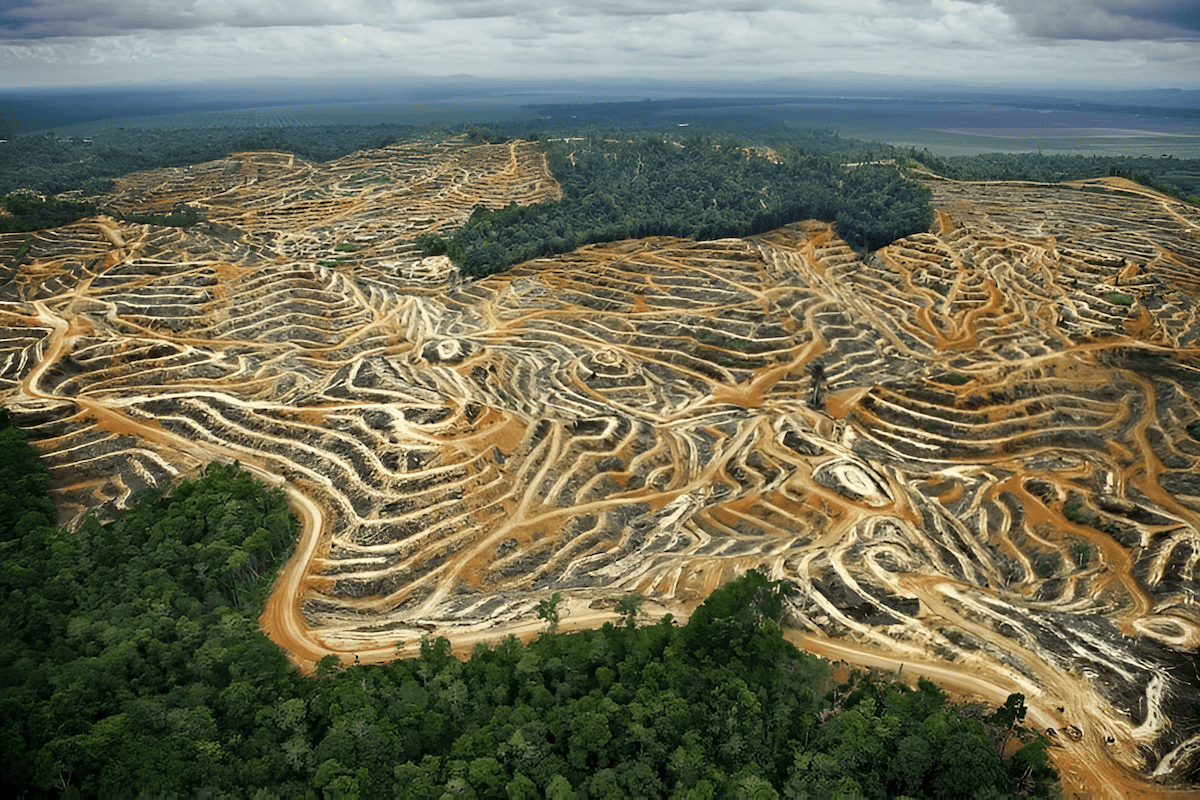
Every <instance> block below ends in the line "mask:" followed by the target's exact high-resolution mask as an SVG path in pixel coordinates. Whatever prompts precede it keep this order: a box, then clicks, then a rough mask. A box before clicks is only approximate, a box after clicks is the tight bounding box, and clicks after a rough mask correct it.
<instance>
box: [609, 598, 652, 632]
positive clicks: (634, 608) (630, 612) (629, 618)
mask: <svg viewBox="0 0 1200 800" xmlns="http://www.w3.org/2000/svg"><path fill="white" fill-rule="evenodd" d="M645 601H646V598H644V597H642V596H641V595H640V594H639V593H637V592H634V593H633V594H628V595H626V596H625V597H623V598H621V600H620V602H618V603H617V606H616V608H615V609H614V610H615V611H616V612H617V615H618V616H619V617H620V618H621V624H622V625H624V626H625V627H626V628H632V627H635V626H636V625H637V621H638V617H644V616H646V612H645V611H643V610H642V603H644V602H645Z"/></svg>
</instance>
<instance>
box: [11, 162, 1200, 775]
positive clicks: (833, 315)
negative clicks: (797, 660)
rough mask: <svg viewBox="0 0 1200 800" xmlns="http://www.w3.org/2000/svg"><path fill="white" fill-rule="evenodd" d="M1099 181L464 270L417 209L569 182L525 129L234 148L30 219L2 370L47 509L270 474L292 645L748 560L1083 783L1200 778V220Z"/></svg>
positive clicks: (705, 582) (616, 592)
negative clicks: (195, 209)
mask: <svg viewBox="0 0 1200 800" xmlns="http://www.w3.org/2000/svg"><path fill="white" fill-rule="evenodd" d="M418 147H423V148H424V150H418V149H417V148H418ZM1091 188H1092V189H1094V190H1095V191H1092V192H1085V191H1081V190H1080V189H1078V188H1071V187H1051V186H1041V185H1009V184H994V185H967V184H948V183H947V184H935V186H934V191H935V204H936V205H937V207H938V208H939V209H940V211H939V221H938V223H937V225H936V226H935V228H934V230H933V231H932V232H930V233H927V234H919V235H916V236H913V237H910V238H908V239H905V240H902V241H900V242H897V243H895V244H894V245H892V246H890V247H888V248H886V249H884V250H882V251H880V252H878V253H876V254H873V255H871V256H870V257H868V258H866V259H865V260H864V259H863V258H861V257H860V256H859V255H858V254H856V253H855V252H854V251H853V250H851V249H850V248H848V247H846V246H845V245H844V244H843V243H842V242H841V241H840V240H839V239H838V238H837V237H836V235H834V234H833V232H832V231H831V230H830V229H829V227H828V226H826V225H823V224H817V223H807V224H796V225H792V226H789V227H786V228H783V229H780V230H778V231H775V232H773V233H770V234H767V235H764V236H759V237H754V238H750V239H746V240H721V241H715V242H701V243H695V242H685V241H680V240H674V239H647V240H638V241H630V242H621V243H615V244H611V245H598V246H592V247H587V248H583V249H581V250H578V251H576V252H574V253H571V254H568V255H565V256H562V257H558V258H555V259H552V260H544V261H535V262H530V263H529V264H526V265H524V266H522V267H519V268H516V269H514V270H512V271H510V272H507V273H505V274H503V275H500V276H496V277H493V278H491V279H487V280H483V281H479V282H476V283H470V284H465V285H464V284H460V283H459V282H458V281H457V280H456V279H455V277H454V274H453V271H452V270H451V269H450V267H449V264H448V263H447V262H445V260H444V259H433V260H423V259H420V258H419V256H418V254H417V253H416V252H415V250H414V249H413V248H412V245H411V241H412V238H413V237H414V236H415V235H417V234H418V233H420V232H422V231H424V230H430V229H434V228H436V227H438V226H444V225H451V224H454V223H455V222H456V221H461V220H462V219H465V216H466V215H468V214H469V213H470V210H471V208H472V207H473V206H474V205H475V204H476V203H484V204H486V205H492V206H495V205H504V204H507V203H508V202H512V201H516V202H528V201H533V200H537V199H544V198H547V197H552V196H554V192H555V191H556V187H555V185H554V183H553V180H552V178H551V177H550V176H549V174H548V173H547V172H546V170H545V166H544V162H542V161H541V160H540V157H539V156H538V154H537V151H536V150H535V149H534V148H533V147H532V146H529V145H520V144H514V145H503V146H493V147H479V148H466V147H461V146H453V145H450V146H436V147H435V146H412V147H409V148H394V149H389V150H386V151H376V152H371V153H365V154H358V155H356V156H354V157H350V158H349V159H343V160H342V161H341V162H333V163H332V164H331V165H324V166H320V167H318V166H314V165H309V164H304V163H303V162H299V161H296V160H293V159H291V157H290V156H286V155H281V154H243V155H241V156H238V157H234V158H231V159H226V160H223V161H221V162H214V163H213V164H209V165H201V166H198V167H193V168H191V170H190V171H188V170H171V171H160V172H158V173H153V174H147V175H143V176H135V177H133V178H130V179H129V180H128V182H127V183H126V186H125V187H124V188H123V190H122V194H121V195H120V196H119V198H118V200H119V201H121V202H128V203H129V204H130V205H131V206H137V207H139V208H143V207H145V205H146V203H147V200H148V199H156V200H157V202H159V203H161V204H162V207H163V208H168V207H170V206H171V205H173V204H174V203H177V202H181V201H184V200H186V201H187V202H189V203H190V204H192V205H199V206H200V207H202V208H203V209H204V210H205V212H206V213H207V215H208V216H209V218H210V219H211V220H213V221H214V223H216V224H214V225H212V226H198V227H196V228H192V229H190V230H188V231H186V232H184V231H178V230H172V229H162V228H149V227H145V226H133V225H120V226H118V225H116V224H114V223H111V222H109V221H106V220H103V219H100V220H95V221H91V222H87V223H81V224H78V225H75V226H70V227H68V228H63V229H58V230H56V231H50V232H45V233H42V234H39V235H38V236H37V237H36V238H35V241H34V246H33V248H32V250H31V252H30V254H29V256H27V257H26V260H25V262H24V263H23V264H22V265H21V267H20V269H19V271H14V274H13V278H12V280H10V281H9V283H7V284H6V285H5V286H4V287H3V291H4V292H5V293H6V294H5V300H6V302H5V303H4V305H3V306H0V313H2V314H3V316H4V324H5V328H6V330H7V331H8V337H9V338H8V339H7V340H6V341H5V342H4V345H3V348H4V349H3V350H2V351H0V364H2V365H3V371H2V374H0V379H3V381H4V384H3V391H4V397H3V400H4V402H5V403H6V404H7V405H9V406H10V407H13V408H14V409H16V410H17V411H18V412H19V418H20V419H21V420H22V422H23V423H24V424H26V425H28V426H33V428H34V430H35V432H36V435H38V436H39V437H40V439H39V441H38V442H37V444H38V446H39V448H40V449H41V451H42V452H43V454H44V457H45V458H46V460H47V463H48V464H49V465H50V466H51V468H52V471H53V473H54V475H55V481H56V491H57V492H58V498H59V500H60V509H61V510H62V513H63V515H64V520H69V518H71V517H72V516H73V515H75V514H77V513H79V512H80V511H81V510H82V509H84V508H87V507H91V506H95V505H100V504H104V503H110V502H111V503H116V504H118V505H119V504H121V503H123V502H124V500H125V499H126V498H128V496H129V495H130V493H131V492H135V491H137V490H139V489H141V488H144V487H149V486H164V485H167V484H169V483H170V481H171V480H172V479H173V478H174V477H175V476H176V475H178V474H180V473H182V472H186V471H188V470H191V469H194V468H196V467H197V466H199V465H201V464H203V463H205V462H206V461H208V460H210V459H212V458H221V459H238V460H240V461H242V462H243V463H245V464H248V465H250V466H252V467H253V468H255V469H257V470H258V471H259V472H260V474H263V475H264V476H268V477H273V478H274V479H276V480H281V481H283V482H284V483H285V485H286V486H287V487H288V488H289V491H291V492H292V495H293V498H294V500H295V503H296V508H297V510H298V511H299V512H301V514H302V515H303V516H304V518H305V521H306V525H307V532H306V536H305V539H304V541H303V542H302V543H301V547H300V548H299V551H298V554H297V557H296V558H295V559H294V560H293V562H292V564H291V565H290V567H289V570H288V572H287V573H286V574H285V575H284V576H283V578H282V579H281V581H280V584H279V588H278V589H277V591H276V593H275V595H274V596H273V597H272V602H271V605H270V607H269V608H268V610H267V613H266V615H264V620H263V621H264V625H265V626H266V627H267V629H268V631H269V632H271V634H272V635H273V636H274V637H275V638H276V641H279V642H280V643H281V644H283V645H284V646H286V647H288V648H289V650H290V651H291V652H292V654H293V656H294V657H295V658H296V659H297V660H298V661H299V662H301V663H308V664H311V663H312V662H314V661H315V660H316V659H318V658H320V657H321V656H322V655H324V654H325V653H327V652H335V653H339V654H343V655H344V656H345V657H346V658H352V657H354V656H357V657H359V658H361V659H364V660H370V659H379V660H381V659H386V658H390V657H392V656H394V654H395V652H396V650H395V644H396V642H397V641H399V642H401V644H402V646H405V645H407V646H413V645H415V644H416V643H417V642H419V640H420V638H421V637H422V636H425V635H427V633H428V632H430V631H433V632H435V633H437V634H439V635H445V636H447V637H449V638H450V639H451V640H452V641H454V642H455V643H456V644H459V645H465V646H469V644H470V643H471V642H472V641H474V640H477V639H480V638H485V639H489V640H491V639H496V638H498V637H501V636H504V635H506V634H508V633H511V632H515V633H528V632H532V631H534V630H536V629H538V628H539V627H540V625H539V622H538V620H537V618H536V615H535V612H534V606H535V605H536V604H537V603H538V602H539V601H540V600H543V599H545V598H547V597H549V596H550V595H551V594H552V593H554V592H559V593H560V594H562V595H563V597H564V598H565V605H566V612H567V615H566V618H565V623H566V624H567V625H590V624H594V623H596V622H599V621H602V620H605V619H611V618H613V613H612V608H613V606H614V605H615V603H616V602H617V601H618V600H619V599H620V598H622V597H623V596H625V595H626V594H627V593H628V592H631V591H639V592H641V593H642V594H644V595H646V596H647V597H648V598H649V600H650V607H651V608H652V609H654V610H655V611H656V612H657V613H659V614H661V613H665V612H667V611H671V612H673V613H676V614H686V613H687V612H688V611H689V610H690V609H691V608H692V607H694V605H695V604H696V603H698V602H699V601H700V600H701V599H702V598H703V597H704V596H705V595H706V594H707V593H708V592H709V591H711V590H712V588H713V587H715V586H717V585H719V584H720V583H721V582H723V581H724V580H727V579H728V578H730V577H731V576H733V575H734V574H736V573H738V572H740V571H743V570H745V569H747V568H750V567H759V568H763V569H765V570H766V571H768V572H769V573H770V574H771V576H772V577H774V578H786V579H788V580H790V581H791V582H793V583H794V584H795V585H796V586H797V588H798V589H799V590H800V591H799V595H798V597H797V598H796V602H795V603H794V605H793V608H792V611H791V617H790V621H791V625H792V627H793V629H794V631H795V635H796V637H797V639H798V641H800V642H801V643H802V644H804V645H805V646H806V647H809V648H810V649H813V650H815V651H817V652H822V653H826V654H829V655H832V656H835V657H842V658H848V659H850V660H857V661H859V662H864V663H872V664H879V665H890V666H893V667H896V666H899V665H901V664H904V663H909V664H915V665H920V666H916V667H914V668H910V671H911V670H912V669H917V670H919V671H923V672H925V673H926V674H929V673H936V674H938V675H939V677H940V678H942V679H946V678H947V677H949V678H951V679H953V678H954V677H955V676H957V680H958V682H959V685H960V686H962V687H963V688H965V689H969V690H973V691H977V692H983V693H984V694H988V693H991V694H994V695H999V698H1000V699H1002V698H1003V695H1004V694H1006V693H1007V692H1008V691H1023V692H1024V693H1025V694H1026V696H1027V697H1028V698H1029V701H1030V705H1031V706H1032V707H1033V720H1034V721H1035V722H1036V723H1037V724H1038V725H1039V726H1041V727H1043V728H1045V729H1048V730H1049V731H1051V735H1052V736H1053V737H1054V738H1055V739H1056V741H1057V742H1059V743H1060V744H1061V748H1059V750H1058V754H1057V756H1056V760H1057V763H1058V764H1059V767H1060V769H1063V770H1064V771H1065V772H1066V774H1067V776H1068V779H1070V778H1071V776H1072V775H1074V777H1075V778H1076V779H1077V780H1080V781H1085V782H1088V781H1090V782H1091V783H1090V785H1091V786H1092V787H1093V789H1094V790H1096V791H1104V786H1105V781H1107V783H1108V785H1110V786H1111V787H1113V790H1114V791H1127V790H1129V789H1130V787H1132V788H1137V786H1138V784H1136V783H1135V782H1129V783H1122V782H1123V781H1133V777H1132V776H1134V775H1137V774H1140V775H1142V776H1153V777H1155V778H1158V779H1161V780H1164V781H1167V782H1176V783H1177V782H1179V781H1181V780H1194V779H1195V775H1196V769H1197V762H1198V756H1200V737H1197V735H1196V728H1197V725H1198V724H1200V709H1198V708H1197V705H1198V704H1197V701H1196V697H1197V692H1198V691H1200V675H1197V674H1196V673H1195V672H1194V665H1195V660H1194V659H1195V653H1196V650H1197V647H1198V646H1200V613H1198V611H1197V607H1196V605H1195V589H1196V578H1195V569H1196V562H1197V559H1198V558H1200V536H1198V533H1197V532H1198V530H1200V512H1198V509H1200V479H1198V478H1197V477H1196V476H1197V474H1198V472H1200V471H1198V469H1197V466H1198V464H1197V462H1198V460H1200V443H1198V442H1197V441H1196V440H1195V436H1197V435H1200V433H1196V434H1194V435H1189V432H1188V426H1189V425H1193V424H1194V423H1195V422H1196V421H1197V420H1198V419H1200V401H1198V400H1197V387H1198V385H1200V384H1198V381H1200V371H1198V370H1197V367H1196V363H1197V361H1196V359H1197V354H1198V352H1200V351H1198V349H1197V348H1198V345H1197V337H1200V326H1198V325H1197V320H1196V299H1197V298H1196V290H1197V281H1198V280H1200V278H1198V277H1197V276H1198V274H1200V273H1198V268H1200V228H1198V227H1197V226H1198V224H1200V215H1197V213H1196V212H1195V210H1192V209H1187V208H1185V207H1182V206H1179V205H1177V204H1174V203H1171V202H1168V201H1166V200H1164V199H1163V198H1161V197H1158V196H1157V195H1152V194H1144V193H1141V192H1140V191H1139V190H1137V189H1136V188H1135V187H1133V186H1132V185H1130V184H1124V183H1121V182H1110V183H1101V184H1096V185H1094V186H1092V187H1091ZM18 242H19V240H18V239H16V238H9V239H5V240H2V241H0V252H6V253H7V252H9V251H13V250H15V249H16V246H17V244H18ZM339 245H341V247H339ZM6 248H7V249H6ZM339 259H340V260H339ZM1193 430H1194V429H1193ZM1097 776H1102V777H1099V778H1098V777H1097Z"/></svg>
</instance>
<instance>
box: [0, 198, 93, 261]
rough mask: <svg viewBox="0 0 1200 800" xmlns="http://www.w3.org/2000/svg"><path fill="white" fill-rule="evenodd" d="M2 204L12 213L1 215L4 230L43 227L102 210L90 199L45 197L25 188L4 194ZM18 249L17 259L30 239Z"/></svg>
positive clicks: (23, 252) (0, 204)
mask: <svg viewBox="0 0 1200 800" xmlns="http://www.w3.org/2000/svg"><path fill="white" fill-rule="evenodd" d="M0 206H2V207H3V208H4V210H5V211H7V212H8V215H4V216H0V232H12V231H40V230H45V229H47V228H54V227H58V226H59V225H69V224H71V223H72V222H75V221H77V220H80V219H83V218H84V217H90V216H94V215H95V214H97V213H99V212H98V211H97V210H96V207H95V206H94V205H92V204H90V203H81V202H75V201H71V200H55V199H53V198H51V199H49V200H43V199H42V198H40V197H38V196H37V195H33V194H28V193H25V192H21V193H18V194H10V195H5V196H4V197H0ZM18 252H19V255H18V256H17V257H16V260H17V261H20V260H21V258H23V257H24V255H25V253H27V252H29V247H28V240H27V243H26V245H24V246H22V249H21V250H19V251H18Z"/></svg>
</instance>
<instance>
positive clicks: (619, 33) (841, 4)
mask: <svg viewBox="0 0 1200 800" xmlns="http://www.w3.org/2000/svg"><path fill="white" fill-rule="evenodd" d="M1080 2H1081V0H1039V2H1037V3H1035V2H1034V1H1033V0H990V1H987V2H985V0H838V2H836V3H828V2H816V0H775V1H774V2H766V1H765V0H637V1H635V0H566V1H565V2H557V3H556V2H553V1H552V2H549V3H547V2H544V0H542V1H540V2H533V0H38V1H37V2H33V0H0V4H4V5H0V9H3V11H0V19H3V20H8V21H9V23H8V27H7V28H4V27H3V25H4V23H3V22H2V21H0V84H7V85H39V84H41V85H48V84H52V83H54V84H59V85H70V84H79V83H84V82H93V83H101V82H120V81H142V80H148V79H154V80H159V79H161V80H183V81H188V80H198V79H204V78H210V77H211V78H220V77H253V76H256V75H280V76H293V77H305V76H321V75H328V76H351V77H353V76H355V75H358V76H370V77H373V78H376V77H385V76H405V75H409V76H411V75H422V74H424V75H436V74H442V75H450V74H458V73H471V74H475V75H479V76H482V77H488V76H495V77H622V76H624V77H630V78H638V77H662V78H700V79H713V78H754V77H779V76H786V75H813V74H821V73H831V72H838V71H847V72H858V73H876V74H887V75H894V76H914V77H937V78H947V79H963V78H971V79H973V80H987V79H999V80H1010V79H1019V80H1037V79H1038V77H1043V78H1045V77H1052V78H1053V79H1055V80H1060V81H1064V80H1073V79H1074V80H1083V81H1086V82H1091V81H1094V80H1095V79H1096V77H1097V76H1099V75H1104V74H1106V73H1111V74H1112V75H1113V76H1114V77H1115V78H1117V79H1118V80H1119V81H1133V80H1151V81H1154V82H1162V81H1164V80H1165V81H1171V82H1176V83H1177V82H1178V80H1179V77H1176V76H1181V77H1182V78H1183V79H1184V81H1185V82H1186V83H1190V84H1195V83H1196V78H1195V77H1194V76H1196V75H1200V67H1198V66H1197V48H1196V47H1195V46H1194V44H1191V43H1189V42H1188V40H1187V39H1186V38H1181V37H1179V36H1176V37H1174V38H1171V39H1168V40H1154V39H1151V40H1148V41H1144V42H1141V41H1134V40H1125V41H1122V42H1117V43H1107V42H1106V43H1105V44H1098V43H1095V42H1092V41H1089V40H1088V39H1087V37H1082V36H1079V35H1077V31H1078V30H1079V28H1078V24H1077V25H1076V29H1075V31H1076V33H1072V35H1071V36H1066V37H1060V36H1051V35H1050V34H1049V33H1048V32H1047V31H1049V30H1050V29H1049V28H1047V27H1046V26H1047V25H1048V24H1049V23H1044V22H1039V20H1041V17H1040V16H1038V15H1039V14H1041V13H1042V12H1041V11H1040V10H1039V9H1040V8H1041V7H1042V6H1043V5H1046V6H1050V7H1052V9H1058V10H1059V11H1062V10H1063V9H1067V10H1069V8H1075V6H1072V5H1070V4H1071V3H1075V4H1079V3H1080ZM1172 2H1174V0H1166V4H1167V5H1171V3H1172ZM1086 5H1087V7H1088V8H1096V7H1098V6H1099V5H1105V7H1106V8H1111V9H1114V10H1112V11H1110V12H1106V13H1110V15H1111V14H1117V12H1121V13H1125V12H1128V13H1129V14H1133V13H1137V14H1139V15H1140V16H1139V17H1138V19H1139V20H1141V21H1142V22H1144V23H1145V24H1147V25H1152V26H1154V25H1164V24H1167V23H1166V22H1164V21H1163V19H1166V18H1167V16H1169V15H1165V12H1163V13H1159V11H1156V10H1154V9H1152V8H1151V4H1149V3H1146V4H1142V5H1139V4H1137V3H1135V2H1133V0H1125V2H1118V0H1097V2H1096V3H1091V4H1086ZM1159 5H1161V4H1159ZM1068 6H1069V8H1068ZM1176 6H1178V9H1180V13H1181V14H1183V12H1185V11H1186V10H1187V9H1188V8H1190V6H1188V5H1187V4H1184V3H1177V4H1176ZM1155 14H1158V17H1162V18H1163V19H1158V17H1155ZM1076 16H1078V15H1076ZM1084 16H1086V15H1084ZM1180 18H1181V19H1182V18H1183V17H1180ZM13 20H17V21H18V22H17V23H13V22H12V21H13ZM1185 21H1186V20H1185ZM1080 24H1081V23H1080ZM1038 25H1041V27H1040V28H1039V27H1037V26H1038ZM1031 26H1032V27H1033V28H1034V29H1036V30H1039V31H1041V33H1040V34H1038V35H1037V36H1030V34H1029V32H1028V31H1029V30H1030V29H1031ZM1176 29H1179V30H1182V28H1179V25H1178V24H1176V25H1174V27H1172V28H1171V30H1172V31H1174V30H1176ZM1154 30H1155V31H1159V29H1158V28H1155V29H1154ZM1159 32H1160V33H1161V31H1159ZM1156 35H1157V34H1156ZM1094 36H1095V34H1093V38H1094ZM1064 39H1065V41H1064ZM1155 76H1168V77H1166V78H1161V77H1155Z"/></svg>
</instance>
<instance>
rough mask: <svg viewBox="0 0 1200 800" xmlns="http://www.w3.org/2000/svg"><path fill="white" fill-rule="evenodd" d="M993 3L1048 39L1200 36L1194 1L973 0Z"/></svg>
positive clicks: (1026, 30)
mask: <svg viewBox="0 0 1200 800" xmlns="http://www.w3.org/2000/svg"><path fill="white" fill-rule="evenodd" d="M970 1H971V2H973V3H977V4H983V3H987V4H994V5H997V6H999V7H1000V8H1002V9H1004V10H1005V11H1006V12H1007V13H1008V14H1010V15H1011V16H1012V18H1013V20H1014V21H1015V22H1016V23H1017V25H1018V26H1019V27H1020V29H1021V31H1022V32H1024V33H1026V34H1028V35H1030V36H1037V37H1040V38H1046V39H1091V40H1097V41H1121V40H1128V39H1142V40H1165V39H1200V3H1197V2H1194V0H970Z"/></svg>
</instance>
